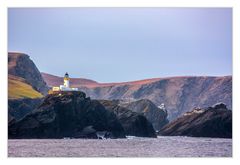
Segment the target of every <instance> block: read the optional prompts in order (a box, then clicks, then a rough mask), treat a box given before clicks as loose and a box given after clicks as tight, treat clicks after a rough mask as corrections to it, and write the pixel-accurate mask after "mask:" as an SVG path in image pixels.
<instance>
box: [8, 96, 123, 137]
mask: <svg viewBox="0 0 240 165" xmlns="http://www.w3.org/2000/svg"><path fill="white" fill-rule="evenodd" d="M101 131H105V132H107V133H108V136H110V137H112V138H124V137H125V133H124V130H123V127H122V126H121V124H120V122H119V121H118V119H117V117H116V115H114V113H112V112H110V111H108V110H106V109H105V108H104V106H103V105H102V104H100V103H99V102H98V101H92V100H91V99H90V98H86V96H85V93H83V92H63V93H61V92H60V93H56V94H51V95H47V96H46V97H45V99H44V101H43V103H42V104H41V105H40V106H39V107H38V108H37V109H35V110H34V111H33V112H31V113H30V114H28V115H27V116H25V117H24V118H23V119H21V120H19V121H13V120H12V121H11V122H10V123H9V130H8V135H9V138H63V137H76V138H77V137H89V136H90V135H91V137H93V138H96V136H95V134H94V132H101ZM86 132H87V133H86ZM92 134H93V135H92Z"/></svg>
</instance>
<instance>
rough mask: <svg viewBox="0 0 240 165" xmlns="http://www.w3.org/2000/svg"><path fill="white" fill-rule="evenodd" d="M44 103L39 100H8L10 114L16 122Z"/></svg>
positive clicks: (41, 99)
mask: <svg viewBox="0 0 240 165" xmlns="http://www.w3.org/2000/svg"><path fill="white" fill-rule="evenodd" d="M42 101H43V98H39V99H30V98H24V99H8V113H9V115H11V116H12V117H14V118H15V119H16V120H20V119H21V118H23V117H24V116H25V115H27V114H28V113H30V112H31V111H33V110H34V109H35V108H37V107H38V106H39V105H40V104H41V103H42Z"/></svg>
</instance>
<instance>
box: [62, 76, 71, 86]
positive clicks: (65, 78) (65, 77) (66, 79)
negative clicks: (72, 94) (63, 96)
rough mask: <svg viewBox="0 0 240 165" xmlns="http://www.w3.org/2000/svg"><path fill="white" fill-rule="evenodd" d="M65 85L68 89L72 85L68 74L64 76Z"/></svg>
mask: <svg viewBox="0 0 240 165" xmlns="http://www.w3.org/2000/svg"><path fill="white" fill-rule="evenodd" d="M63 85H64V86H65V87H67V88H70V85H69V75H68V73H65V76H64V79H63Z"/></svg>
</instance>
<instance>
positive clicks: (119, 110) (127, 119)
mask: <svg viewBox="0 0 240 165" xmlns="http://www.w3.org/2000/svg"><path fill="white" fill-rule="evenodd" d="M100 103H101V104H102V105H103V106H104V107H105V108H106V109H107V110H109V111H112V112H114V113H115V115H116V116H117V118H118V120H119V121H120V123H121V124H122V126H123V128H124V130H125V132H126V135H131V136H139V137H156V133H155V130H154V128H153V126H152V124H151V123H150V122H149V121H148V120H147V119H146V117H144V116H143V115H141V114H139V113H136V112H133V111H131V110H129V109H127V108H124V107H121V106H119V105H118V101H110V100H100Z"/></svg>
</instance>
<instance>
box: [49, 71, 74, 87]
mask: <svg viewBox="0 0 240 165" xmlns="http://www.w3.org/2000/svg"><path fill="white" fill-rule="evenodd" d="M52 91H53V92H56V91H78V88H71V87H70V78H69V75H68V73H65V76H64V78H63V85H60V86H59V87H52Z"/></svg>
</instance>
